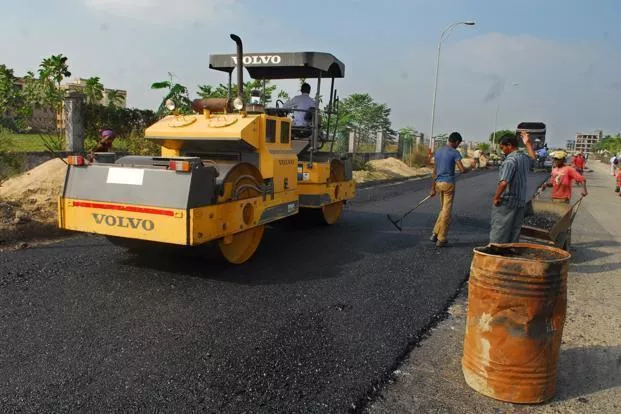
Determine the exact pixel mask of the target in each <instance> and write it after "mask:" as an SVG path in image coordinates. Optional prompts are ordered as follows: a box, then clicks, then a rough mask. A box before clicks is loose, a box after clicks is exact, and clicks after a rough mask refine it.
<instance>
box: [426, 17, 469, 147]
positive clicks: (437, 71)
mask: <svg viewBox="0 0 621 414" xmlns="http://www.w3.org/2000/svg"><path fill="white" fill-rule="evenodd" d="M460 24H464V25H466V26H474V22H473V21H467V22H457V23H453V24H451V25H450V26H448V27H447V28H446V29H444V31H443V32H442V34H441V35H440V41H439V42H438V56H437V58H436V78H435V82H434V83H435V85H434V87H433V105H432V107H431V135H430V136H429V145H430V147H431V151H432V152H433V150H434V146H435V140H434V138H433V127H434V124H435V118H436V95H437V92H438V73H439V71H440V51H441V48H442V41H443V40H444V36H445V35H446V34H447V33H448V32H449V31H450V30H451V29H453V28H454V27H455V26H458V25H460Z"/></svg>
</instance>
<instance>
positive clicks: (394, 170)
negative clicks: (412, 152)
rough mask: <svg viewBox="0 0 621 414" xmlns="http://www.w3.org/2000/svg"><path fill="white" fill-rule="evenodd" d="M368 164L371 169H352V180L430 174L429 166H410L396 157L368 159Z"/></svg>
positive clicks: (375, 179)
mask: <svg viewBox="0 0 621 414" xmlns="http://www.w3.org/2000/svg"><path fill="white" fill-rule="evenodd" d="M369 165H370V166H371V168H372V170H371V171H354V180H355V181H356V182H357V183H364V182H368V181H377V180H389V179H395V178H410V177H421V176H424V175H428V174H431V169H430V168H427V167H423V168H411V167H408V165H407V164H405V163H404V162H402V161H400V160H398V159H396V158H386V159H383V160H373V161H369Z"/></svg>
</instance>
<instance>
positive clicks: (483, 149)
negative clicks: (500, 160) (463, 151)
mask: <svg viewBox="0 0 621 414" xmlns="http://www.w3.org/2000/svg"><path fill="white" fill-rule="evenodd" d="M490 148H491V146H490V144H488V143H487V142H480V143H479V145H477V149H478V150H480V151H481V152H485V153H488V152H489V150H490Z"/></svg>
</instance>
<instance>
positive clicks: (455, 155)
mask: <svg viewBox="0 0 621 414" xmlns="http://www.w3.org/2000/svg"><path fill="white" fill-rule="evenodd" d="M461 142H462V137H461V135H460V134H459V132H453V133H451V135H449V138H448V142H447V144H446V146H444V147H442V148H440V149H438V150H437V151H436V152H435V154H434V164H433V173H432V184H431V192H430V193H429V195H430V196H431V197H434V196H435V195H436V194H438V195H439V196H440V213H439V214H438V217H437V219H436V224H435V226H434V227H433V233H432V235H431V238H430V240H431V241H433V242H435V243H436V246H437V247H444V246H446V244H447V243H448V230H449V226H450V224H451V218H452V217H451V216H452V214H453V197H454V195H455V166H457V168H458V169H459V171H460V172H461V173H462V174H464V173H466V172H468V171H469V170H468V169H466V168H465V167H464V165H463V163H462V162H461V158H462V157H461V154H460V153H459V151H457V148H458V147H459V145H460V144H461Z"/></svg>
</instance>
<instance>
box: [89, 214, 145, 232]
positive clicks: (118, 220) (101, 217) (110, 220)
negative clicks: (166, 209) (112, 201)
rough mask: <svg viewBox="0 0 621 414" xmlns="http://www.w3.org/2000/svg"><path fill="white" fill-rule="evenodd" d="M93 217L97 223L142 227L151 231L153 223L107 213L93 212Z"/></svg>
mask: <svg viewBox="0 0 621 414" xmlns="http://www.w3.org/2000/svg"><path fill="white" fill-rule="evenodd" d="M93 218H94V219H95V223H97V224H105V225H106V226H108V227H122V228H126V229H142V230H144V231H153V229H154V228H155V223H154V222H153V221H152V220H144V219H141V218H134V217H123V216H109V215H107V214H97V213H93Z"/></svg>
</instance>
